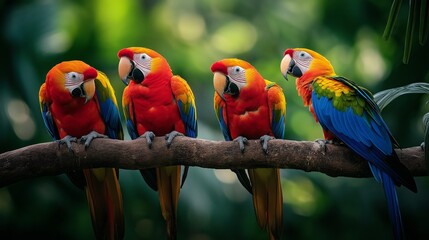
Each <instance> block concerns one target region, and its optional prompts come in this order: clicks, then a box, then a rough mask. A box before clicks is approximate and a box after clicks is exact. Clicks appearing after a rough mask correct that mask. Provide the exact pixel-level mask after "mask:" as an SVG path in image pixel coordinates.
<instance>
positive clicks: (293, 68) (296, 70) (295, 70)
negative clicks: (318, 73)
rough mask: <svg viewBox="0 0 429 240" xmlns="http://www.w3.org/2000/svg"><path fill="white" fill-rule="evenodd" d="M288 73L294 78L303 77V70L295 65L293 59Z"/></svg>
mask: <svg viewBox="0 0 429 240" xmlns="http://www.w3.org/2000/svg"><path fill="white" fill-rule="evenodd" d="M287 73H288V74H290V75H292V76H294V77H301V76H302V72H301V69H299V67H298V66H297V65H296V64H295V60H293V59H292V60H291V61H290V63H289V67H288V69H287Z"/></svg>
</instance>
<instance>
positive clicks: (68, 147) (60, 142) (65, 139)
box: [57, 135, 77, 152]
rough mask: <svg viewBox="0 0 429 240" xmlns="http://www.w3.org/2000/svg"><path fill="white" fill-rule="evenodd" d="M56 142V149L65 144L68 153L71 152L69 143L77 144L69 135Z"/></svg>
mask: <svg viewBox="0 0 429 240" xmlns="http://www.w3.org/2000/svg"><path fill="white" fill-rule="evenodd" d="M57 142H58V147H60V146H61V145H63V144H66V145H67V149H68V150H69V152H73V149H72V146H71V143H72V142H77V138H75V137H72V136H70V135H67V136H65V137H63V138H62V139H61V140H58V141H57Z"/></svg>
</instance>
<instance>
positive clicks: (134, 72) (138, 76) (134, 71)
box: [127, 61, 144, 85]
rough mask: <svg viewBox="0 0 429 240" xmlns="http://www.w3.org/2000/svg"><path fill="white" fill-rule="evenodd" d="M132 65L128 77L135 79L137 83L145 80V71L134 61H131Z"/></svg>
mask: <svg viewBox="0 0 429 240" xmlns="http://www.w3.org/2000/svg"><path fill="white" fill-rule="evenodd" d="M131 65H132V67H131V71H130V72H129V73H128V76H127V79H131V80H134V82H136V83H141V82H143V80H144V74H143V72H142V71H141V70H140V69H138V68H136V66H135V64H134V62H133V61H131ZM127 85H128V84H127Z"/></svg>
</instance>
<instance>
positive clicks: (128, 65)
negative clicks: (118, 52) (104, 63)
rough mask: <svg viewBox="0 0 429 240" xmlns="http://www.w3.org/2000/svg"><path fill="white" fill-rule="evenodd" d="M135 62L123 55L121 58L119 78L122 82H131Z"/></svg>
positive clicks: (126, 83)
mask: <svg viewBox="0 0 429 240" xmlns="http://www.w3.org/2000/svg"><path fill="white" fill-rule="evenodd" d="M133 65H134V64H133V63H132V62H131V60H130V59H129V58H128V57H121V58H120V59H119V64H118V73H119V78H120V79H121V80H122V82H123V83H124V84H125V85H127V86H128V84H129V83H130V77H131V75H130V73H131V71H132V70H133V68H134V66H133Z"/></svg>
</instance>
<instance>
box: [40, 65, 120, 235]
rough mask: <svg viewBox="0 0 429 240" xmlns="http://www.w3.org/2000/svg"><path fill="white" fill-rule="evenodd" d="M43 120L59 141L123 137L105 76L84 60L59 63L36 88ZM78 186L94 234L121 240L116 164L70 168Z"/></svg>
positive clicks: (84, 141) (113, 98) (84, 140)
mask: <svg viewBox="0 0 429 240" xmlns="http://www.w3.org/2000/svg"><path fill="white" fill-rule="evenodd" d="M39 101H40V110H41V112H42V117H43V120H44V123H45V125H46V127H47V129H48V131H49V133H50V134H51V136H52V137H53V139H54V140H58V142H59V143H60V144H67V147H68V148H69V150H70V151H72V148H71V142H76V141H77V138H80V140H81V142H83V143H84V144H85V148H87V147H89V146H90V143H91V141H92V140H93V139H94V138H98V137H109V138H112V139H121V140H122V139H123V137H124V135H123V130H122V125H121V120H120V117H119V111H118V105H117V102H116V97H115V93H114V91H113V88H112V86H111V85H110V82H109V80H108V78H107V77H106V75H104V74H103V73H102V72H99V71H97V70H96V69H95V68H93V67H91V66H89V65H88V64H86V63H84V62H82V61H68V62H61V63H59V64H57V65H56V66H54V67H53V68H52V69H51V70H50V71H49V72H48V74H47V75H46V81H45V83H43V84H42V86H41V87H40V91H39ZM68 176H69V177H70V179H71V180H72V182H73V183H74V184H76V186H78V187H80V188H85V191H86V195H87V200H88V205H89V208H90V212H91V219H92V225H93V229H94V231H95V235H96V238H97V239H123V238H124V215H123V206H122V194H121V190H120V186H119V182H118V169H115V168H97V169H84V170H83V171H82V172H80V171H79V172H71V173H68Z"/></svg>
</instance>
